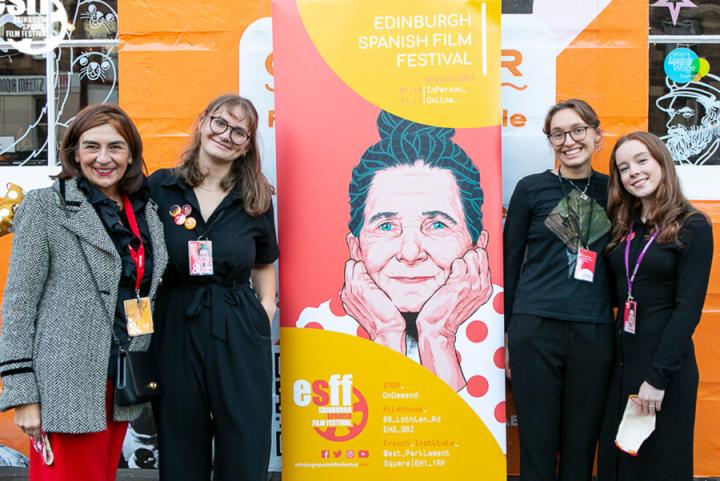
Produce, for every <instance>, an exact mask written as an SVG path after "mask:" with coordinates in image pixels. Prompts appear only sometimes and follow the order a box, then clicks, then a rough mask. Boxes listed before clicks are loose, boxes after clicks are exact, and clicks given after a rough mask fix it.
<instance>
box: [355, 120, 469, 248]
mask: <svg viewBox="0 0 720 481" xmlns="http://www.w3.org/2000/svg"><path fill="white" fill-rule="evenodd" d="M377 125H378V131H379V132H380V141H379V142H378V143H376V144H374V145H371V146H370V147H369V148H368V149H367V150H366V151H365V153H364V154H363V156H362V157H361V158H360V163H358V165H356V166H355V168H354V169H353V171H352V180H351V181H350V189H349V194H350V222H349V223H348V228H349V229H350V232H352V234H353V235H354V236H356V237H358V236H359V235H360V229H362V226H363V223H364V222H365V201H366V199H367V195H368V191H369V190H370V187H371V186H372V181H373V179H374V178H375V174H376V173H377V172H379V171H382V170H386V169H389V168H392V167H398V166H402V165H410V166H411V165H414V164H415V162H417V161H418V160H419V161H421V162H423V163H424V164H425V165H427V166H428V167H434V168H438V169H446V170H449V171H450V172H452V174H453V176H454V177H455V181H456V182H457V186H458V189H459V191H460V199H461V201H462V206H463V211H464V213H465V223H466V224H467V227H468V231H469V232H470V237H471V238H472V241H473V242H477V240H478V238H479V237H480V233H481V232H482V204H483V192H482V188H481V187H480V172H479V171H478V169H477V167H475V164H473V162H472V160H471V159H470V157H468V155H467V154H466V153H465V151H464V150H463V149H462V148H460V147H459V146H458V145H457V144H456V143H455V142H453V140H452V137H453V135H455V129H447V128H441V127H433V126H430V125H423V124H419V123H417V122H411V121H409V120H405V119H403V118H401V117H398V116H397V115H393V114H391V113H388V112H385V111H381V112H380V115H379V116H378V120H377Z"/></svg>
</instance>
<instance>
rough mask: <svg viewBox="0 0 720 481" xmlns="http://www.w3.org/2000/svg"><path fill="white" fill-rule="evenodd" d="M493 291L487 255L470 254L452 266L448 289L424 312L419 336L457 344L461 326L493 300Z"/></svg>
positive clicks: (480, 251)
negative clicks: (429, 334)
mask: <svg viewBox="0 0 720 481" xmlns="http://www.w3.org/2000/svg"><path fill="white" fill-rule="evenodd" d="M486 243H487V241H486ZM492 289H493V288H492V281H491V279H490V268H489V261H488V255H487V251H486V250H485V248H484V247H478V248H476V249H471V250H469V251H468V252H467V253H466V254H465V255H464V256H463V257H462V258H461V259H456V260H455V261H454V262H453V263H452V266H451V267H450V275H449V276H448V280H447V282H445V285H443V286H442V287H440V289H438V290H437V291H436V292H435V293H434V294H433V295H432V297H431V298H430V299H428V301H427V302H426V303H425V305H424V306H423V307H422V309H421V310H420V314H419V315H418V318H417V325H418V332H423V331H424V332H425V333H430V332H433V333H435V334H436V335H443V336H445V337H448V338H452V340H453V341H454V340H455V333H456V332H457V330H458V328H459V327H460V325H461V324H462V323H463V322H465V321H466V320H467V319H468V318H469V317H470V316H471V315H472V314H473V313H474V312H475V311H477V310H478V309H479V308H480V306H482V305H483V304H485V303H486V302H487V301H488V299H490V296H491V295H492Z"/></svg>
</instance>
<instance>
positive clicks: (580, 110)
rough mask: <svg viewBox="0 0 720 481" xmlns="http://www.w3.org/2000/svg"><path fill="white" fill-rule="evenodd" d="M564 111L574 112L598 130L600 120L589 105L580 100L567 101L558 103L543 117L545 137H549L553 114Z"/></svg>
mask: <svg viewBox="0 0 720 481" xmlns="http://www.w3.org/2000/svg"><path fill="white" fill-rule="evenodd" d="M565 109H570V110H574V111H575V113H577V114H578V115H579V116H580V118H581V119H583V121H584V122H585V123H586V124H588V125H589V126H590V127H592V128H594V129H595V130H598V129H600V119H599V118H598V116H597V114H596V113H595V110H593V108H592V107H590V104H588V103H587V102H585V101H584V100H580V99H569V100H563V101H561V102H558V103H556V104H555V105H553V106H552V107H550V110H548V113H547V114H546V115H545V123H544V124H543V132H544V133H545V135H550V123H551V122H552V118H553V117H554V116H555V114H556V113H558V112H559V111H561V110H565Z"/></svg>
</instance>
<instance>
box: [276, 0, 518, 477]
mask: <svg viewBox="0 0 720 481" xmlns="http://www.w3.org/2000/svg"><path fill="white" fill-rule="evenodd" d="M500 10H501V5H500V1H472V2H467V1H464V0H462V1H461V0H419V1H416V2H401V1H394V0H356V1H346V2H336V1H332V0H325V1H317V0H312V1H311V0H277V1H276V2H275V3H274V4H273V28H274V46H275V53H274V71H275V92H276V112H277V114H276V119H277V124H276V128H277V130H276V139H277V163H278V168H277V172H278V202H279V203H278V219H279V229H278V231H279V235H280V242H281V245H282V249H283V253H282V256H281V260H280V272H281V274H282V275H281V286H280V292H281V296H282V297H281V300H280V303H281V306H282V314H281V316H282V317H281V326H282V329H281V344H282V352H283V356H282V369H281V376H282V381H281V382H282V386H283V396H282V412H283V476H284V477H288V479H290V480H291V481H293V480H303V479H308V480H309V479H312V480H325V479H327V480H336V479H348V480H352V479H363V480H364V479H391V478H392V479H412V480H424V479H428V480H429V479H439V478H438V476H456V475H457V476H461V475H473V476H475V477H477V475H478V474H480V475H481V477H482V479H485V480H500V479H503V480H504V479H505V399H504V394H505V385H504V350H503V347H502V346H503V315H502V312H503V293H502V252H501V246H502V241H501V212H502V208H501V175H500V122H501V109H500V72H499V68H500Z"/></svg>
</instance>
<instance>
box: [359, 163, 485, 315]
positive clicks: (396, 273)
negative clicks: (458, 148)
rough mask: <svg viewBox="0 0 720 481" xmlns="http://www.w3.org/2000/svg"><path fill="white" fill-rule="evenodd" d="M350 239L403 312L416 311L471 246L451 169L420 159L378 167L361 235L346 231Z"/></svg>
mask: <svg viewBox="0 0 720 481" xmlns="http://www.w3.org/2000/svg"><path fill="white" fill-rule="evenodd" d="M348 244H349V247H350V252H351V256H352V257H353V259H354V260H361V261H362V262H363V263H364V264H365V268H366V269H367V272H368V274H369V275H370V277H371V278H372V280H373V281H374V282H375V283H376V284H377V285H378V286H379V287H380V289H382V290H383V291H384V292H385V293H386V294H387V295H388V296H389V297H390V299H391V300H392V301H393V303H394V304H395V305H396V306H397V307H398V309H399V310H400V311H401V312H419V311H420V308H421V307H422V306H423V304H425V302H426V301H427V300H428V299H429V298H430V296H432V294H433V293H434V292H435V291H436V290H437V289H438V288H439V287H440V286H442V285H443V284H445V282H446V281H447V278H448V276H449V275H450V267H451V265H452V263H453V261H454V260H455V259H459V258H461V257H462V256H463V255H464V254H465V253H466V252H467V251H468V250H470V249H472V248H473V247H474V245H473V242H472V239H471V237H470V234H469V232H468V228H467V225H466V223H465V213H464V211H463V207H462V203H461V200H460V192H459V190H458V186H457V182H456V181H455V178H454V176H453V174H452V173H451V172H450V171H448V170H445V169H438V168H432V167H428V166H426V165H424V164H423V163H422V162H421V161H417V162H416V163H415V164H414V165H412V166H407V165H405V166H400V167H393V168H390V169H386V170H383V171H380V172H377V173H376V174H375V178H374V179H373V182H372V186H371V187H370V190H369V192H368V195H367V199H366V203H365V221H364V223H363V226H362V229H361V231H360V235H359V239H357V238H355V237H354V236H352V234H350V235H349V236H348Z"/></svg>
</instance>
